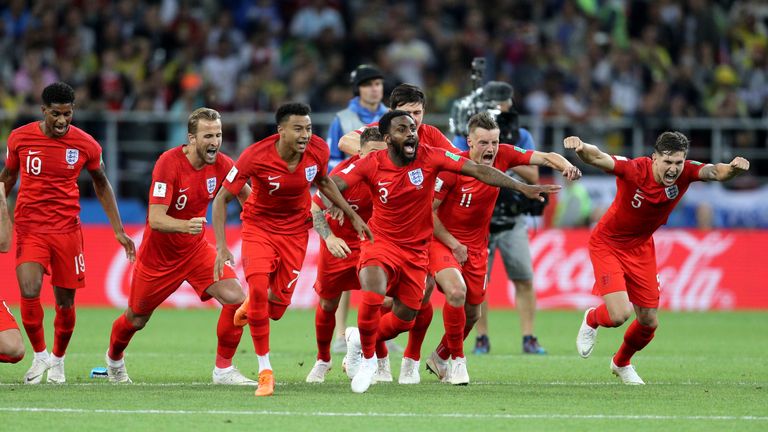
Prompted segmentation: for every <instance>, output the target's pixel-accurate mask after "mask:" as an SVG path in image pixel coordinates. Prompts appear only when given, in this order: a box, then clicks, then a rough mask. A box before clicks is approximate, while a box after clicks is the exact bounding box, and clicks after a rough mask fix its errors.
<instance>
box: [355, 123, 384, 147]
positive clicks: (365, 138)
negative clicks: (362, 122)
mask: <svg viewBox="0 0 768 432" xmlns="http://www.w3.org/2000/svg"><path fill="white" fill-rule="evenodd" d="M371 141H384V137H382V136H381V132H379V128H377V127H369V128H365V130H364V131H363V133H362V134H361V135H360V147H362V146H364V145H366V144H367V143H369V142H371Z"/></svg>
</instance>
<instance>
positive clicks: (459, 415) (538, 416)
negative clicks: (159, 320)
mask: <svg viewBox="0 0 768 432" xmlns="http://www.w3.org/2000/svg"><path fill="white" fill-rule="evenodd" d="M0 412H35V413H39V412H46V413H66V414H159V415H190V414H202V415H249V416H253V415H269V416H279V417H288V416H304V417H385V418H389V417H410V418H460V419H489V418H490V419H504V420H510V419H516V420H522V419H543V420H547V419H573V420H705V421H712V420H721V421H768V417H762V416H703V415H702V416H695V415H694V416H676V415H642V414H640V415H624V414H617V415H614V414H462V413H456V414H430V413H402V412H401V413H397V412H395V413H382V412H328V411H315V412H302V411H223V410H200V411H193V410H127V409H83V408H29V407H0Z"/></svg>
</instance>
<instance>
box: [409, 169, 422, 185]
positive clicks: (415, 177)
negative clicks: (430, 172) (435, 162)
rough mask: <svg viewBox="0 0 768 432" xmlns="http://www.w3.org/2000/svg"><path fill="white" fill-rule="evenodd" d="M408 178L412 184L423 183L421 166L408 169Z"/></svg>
mask: <svg viewBox="0 0 768 432" xmlns="http://www.w3.org/2000/svg"><path fill="white" fill-rule="evenodd" d="M408 179H409V180H410V181H411V183H412V184H413V185H414V186H421V184H422V183H424V174H423V173H422V172H421V168H416V169H415V170H411V171H408Z"/></svg>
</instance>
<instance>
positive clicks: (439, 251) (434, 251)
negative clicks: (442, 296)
mask: <svg viewBox="0 0 768 432" xmlns="http://www.w3.org/2000/svg"><path fill="white" fill-rule="evenodd" d="M447 268H455V269H457V270H459V272H461V275H462V276H463V277H464V283H465V284H466V285H467V299H466V303H467V304H470V305H479V304H481V303H482V302H483V300H485V288H486V277H485V275H486V274H487V272H488V249H486V248H483V249H481V252H470V253H469V254H468V255H467V261H466V262H465V263H464V265H463V266H462V265H460V264H459V262H458V261H456V258H455V257H454V256H453V252H451V250H450V249H448V246H446V245H445V244H444V243H443V242H441V241H439V240H432V245H431V246H430V247H429V274H431V275H436V274H437V273H438V272H439V271H441V270H445V269H447ZM437 288H438V289H439V290H440V292H442V289H441V288H440V285H438V287H437Z"/></svg>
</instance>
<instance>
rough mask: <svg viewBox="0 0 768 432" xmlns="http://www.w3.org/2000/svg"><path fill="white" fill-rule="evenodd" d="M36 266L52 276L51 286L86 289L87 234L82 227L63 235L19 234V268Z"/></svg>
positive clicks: (17, 263) (17, 260) (17, 261)
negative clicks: (34, 263) (31, 264)
mask: <svg viewBox="0 0 768 432" xmlns="http://www.w3.org/2000/svg"><path fill="white" fill-rule="evenodd" d="M28 262H36V263H38V264H40V265H41V266H43V269H44V271H45V274H49V275H51V285H53V286H57V287H60V288H83V287H84V286H85V258H84V257H83V232H82V230H81V229H80V227H77V229H76V230H74V231H70V232H67V233H62V234H58V233H55V234H51V233H46V234H34V233H26V234H20V233H17V238H16V266H17V267H18V266H19V265H20V264H23V263H28Z"/></svg>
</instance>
